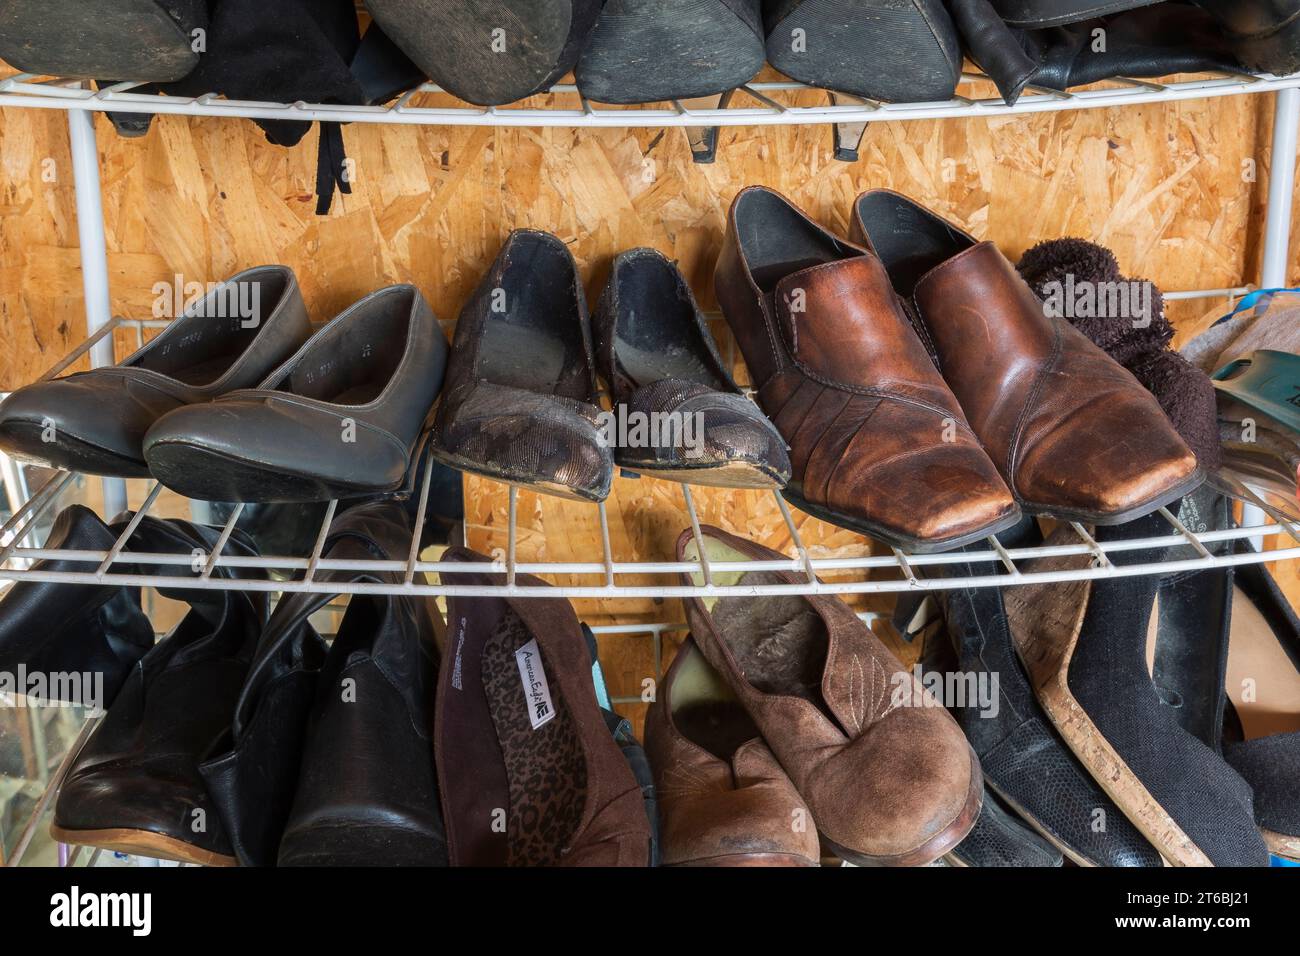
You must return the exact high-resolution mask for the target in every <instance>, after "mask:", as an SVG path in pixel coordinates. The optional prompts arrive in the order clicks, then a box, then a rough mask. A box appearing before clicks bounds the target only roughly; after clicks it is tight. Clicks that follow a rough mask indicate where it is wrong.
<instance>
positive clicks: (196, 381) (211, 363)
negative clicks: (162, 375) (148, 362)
mask: <svg viewBox="0 0 1300 956" xmlns="http://www.w3.org/2000/svg"><path fill="white" fill-rule="evenodd" d="M239 355H240V353H239V352H228V353H226V354H224V355H216V356H213V357H212V358H210V359H208V360H206V361H203V362H199V363H197V364H195V365H188V366H186V367H185V368H180V369H177V370H176V371H175V372H174V373H172V378H174V379H176V380H178V381H181V382H184V383H185V384H186V385H196V386H200V385H210V384H212V383H213V382H215V381H216V380H217V379H219V378H221V376H222V375H224V374H226V370H227V369H228V368H230V366H231V365H233V364H234V361H235V359H237V358H239Z"/></svg>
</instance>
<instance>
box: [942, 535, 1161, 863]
mask: <svg viewBox="0 0 1300 956" xmlns="http://www.w3.org/2000/svg"><path fill="white" fill-rule="evenodd" d="M999 540H1000V541H1001V542H1002V544H1003V545H1004V546H1005V547H1007V548H1018V547H1029V546H1032V545H1034V544H1036V543H1039V542H1040V541H1041V538H1040V536H1039V534H1038V529H1037V526H1036V524H1035V523H1034V521H1033V520H1032V519H1028V520H1026V521H1023V522H1021V523H1020V524H1019V525H1018V526H1016V527H1015V528H1013V529H1012V530H1011V531H1008V532H1005V533H1003V534H1002V535H1000V536H999ZM986 549H987V545H985V544H978V545H971V546H970V547H969V548H968V550H986ZM935 567H936V569H937V568H942V569H943V573H944V574H950V575H954V576H971V575H978V574H987V573H988V567H989V566H988V565H983V564H981V565H963V564H952V565H947V564H945V565H936V566H935ZM1013 590H1014V589H1010V588H1005V589H1004V588H967V589H961V590H945V591H937V592H935V598H936V599H937V601H938V604H939V607H940V610H941V611H942V613H943V619H944V624H945V625H946V629H947V632H946V634H940V635H936V636H935V637H932V638H930V639H929V640H927V642H926V646H925V656H924V657H923V659H922V662H921V664H922V667H923V668H924V669H925V670H926V671H927V672H930V673H938V674H944V675H948V674H957V675H960V676H962V677H963V678H964V679H965V680H967V681H969V680H970V679H971V676H972V675H973V677H974V679H975V682H976V686H977V687H978V686H980V684H981V682H982V686H984V687H985V688H987V689H988V691H989V692H990V697H989V699H987V700H985V701H983V702H980V701H978V700H974V701H973V700H970V699H969V698H967V699H965V700H963V701H960V702H954V703H960V706H954V707H952V708H951V709H952V713H953V716H954V717H956V718H957V722H958V723H959V724H960V725H961V727H962V730H963V731H964V732H965V733H966V736H967V738H968V739H969V740H970V742H971V746H972V748H974V750H975V753H976V754H977V755H978V756H979V759H980V766H981V767H982V768H983V770H984V783H985V786H986V788H987V789H988V790H989V791H990V792H991V793H993V794H995V795H997V796H998V797H999V798H1001V799H1002V800H1004V801H1006V803H1007V804H1008V805H1009V806H1010V807H1013V808H1014V811H1015V813H1016V814H1018V815H1019V816H1020V817H1022V818H1024V819H1025V820H1026V821H1028V822H1029V823H1030V824H1031V825H1032V826H1033V827H1034V829H1035V830H1037V831H1038V832H1039V833H1041V834H1043V835H1044V836H1045V837H1046V838H1047V839H1048V840H1049V841H1050V842H1051V843H1052V845H1053V846H1054V847H1056V848H1057V849H1059V850H1060V851H1062V852H1063V853H1064V854H1065V855H1066V856H1067V857H1068V858H1069V859H1070V860H1072V861H1073V862H1074V863H1076V864H1078V865H1080V866H1160V865H1161V864H1160V855H1159V854H1158V853H1157V852H1156V851H1155V849H1154V848H1153V847H1152V846H1151V844H1150V843H1148V842H1147V840H1146V839H1144V838H1143V836H1142V835H1141V834H1140V833H1139V832H1138V831H1137V830H1136V829H1135V828H1134V827H1133V825H1132V824H1131V823H1129V821H1128V820H1127V819H1125V817H1124V815H1123V814H1122V813H1121V812H1120V810H1119V808H1118V807H1116V806H1115V804H1114V802H1113V801H1112V800H1111V799H1110V797H1108V796H1107V795H1106V793H1105V792H1104V791H1103V790H1102V789H1101V787H1099V786H1098V785H1097V783H1096V782H1094V781H1093V779H1092V778H1091V777H1090V776H1089V775H1088V773H1087V772H1086V771H1085V770H1084V768H1083V767H1082V766H1081V765H1080V763H1079V761H1078V760H1077V759H1076V758H1075V756H1074V754H1072V753H1071V752H1070V750H1069V748H1068V747H1066V745H1065V743H1064V742H1063V741H1062V740H1061V738H1060V737H1059V736H1058V735H1057V733H1056V732H1055V730H1054V729H1053V727H1052V725H1051V722H1050V721H1049V720H1048V719H1047V715H1045V714H1044V713H1043V711H1042V709H1041V708H1040V707H1039V706H1038V703H1037V701H1036V700H1035V699H1034V692H1033V689H1032V687H1031V686H1030V683H1029V680H1028V678H1027V677H1026V675H1025V672H1024V669H1023V668H1022V667H1021V664H1020V661H1019V660H1018V659H1017V656H1016V649H1015V646H1014V644H1013V642H1012V635H1011V630H1010V627H1009V622H1008V619H1007V613H1006V607H1005V604H1004V595H1006V594H1009V593H1012V591H1013ZM954 645H955V648H954ZM995 681H996V683H995ZM994 691H995V692H996V696H991V694H992V692H994Z"/></svg>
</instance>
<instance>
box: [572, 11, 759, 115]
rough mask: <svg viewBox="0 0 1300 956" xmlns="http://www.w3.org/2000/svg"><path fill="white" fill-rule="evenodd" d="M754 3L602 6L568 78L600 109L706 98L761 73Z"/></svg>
mask: <svg viewBox="0 0 1300 956" xmlns="http://www.w3.org/2000/svg"><path fill="white" fill-rule="evenodd" d="M759 8H760V4H759V0H609V2H608V3H606V4H605V8H604V11H603V12H602V13H601V15H600V20H599V21H598V22H597V24H596V31H595V33H593V34H592V36H591V42H590V43H589V44H588V45H587V49H586V51H585V52H584V53H583V54H582V59H581V60H579V61H578V66H577V69H576V70H575V72H574V75H575V76H576V78H577V81H578V89H579V91H580V92H581V93H582V95H583V96H585V97H587V99H589V100H596V101H597V102H601V103H653V102H657V101H660V100H671V99H685V98H689V97H694V96H708V95H710V94H716V93H722V92H725V91H726V90H731V89H734V88H736V87H737V86H740V85H741V84H742V83H746V82H748V81H749V80H752V79H753V78H754V76H755V75H757V73H758V72H759V71H760V70H761V69H762V68H763V61H764V57H765V55H766V54H765V52H764V49H763V28H762V22H761V16H760V9H759Z"/></svg>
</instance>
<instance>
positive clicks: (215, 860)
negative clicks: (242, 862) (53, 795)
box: [50, 824, 239, 866]
mask: <svg viewBox="0 0 1300 956" xmlns="http://www.w3.org/2000/svg"><path fill="white" fill-rule="evenodd" d="M50 836H51V837H53V838H54V839H55V840H57V841H58V842H59V843H67V844H70V845H72V846H88V847H94V848H95V849H99V850H111V851H113V852H114V853H126V854H128V855H130V856H147V857H149V858H150V859H154V860H171V861H172V862H175V863H192V864H194V865H196V866H238V865H239V861H238V860H236V859H235V858H234V857H233V856H227V855H226V854H224V853H214V852H212V851H211V850H204V849H202V848H201V847H197V846H193V845H192V844H189V843H186V842H184V841H183V840H177V839H176V838H175V837H169V836H164V835H163V834H161V833H154V832H152V831H150V830H132V829H126V828H121V829H107V830H69V829H65V828H63V827H61V826H57V825H55V824H50Z"/></svg>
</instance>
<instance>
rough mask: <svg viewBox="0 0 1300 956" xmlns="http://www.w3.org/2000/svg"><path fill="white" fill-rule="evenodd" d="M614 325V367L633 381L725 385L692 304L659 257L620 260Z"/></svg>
mask: <svg viewBox="0 0 1300 956" xmlns="http://www.w3.org/2000/svg"><path fill="white" fill-rule="evenodd" d="M617 278H618V280H619V294H618V328H617V335H616V337H615V339H616V341H615V346H614V351H615V355H617V357H618V365H619V369H620V370H621V371H622V373H623V374H624V375H626V376H627V377H628V378H629V379H631V380H632V382H633V383H635V384H636V386H638V387H639V386H642V385H650V384H652V383H654V382H658V381H662V380H663V379H666V378H673V379H678V380H680V381H684V382H698V383H699V384H701V385H707V386H709V387H710V388H714V389H718V390H720V391H730V390H731V389H730V387H729V386H728V385H727V383H725V382H723V381H722V380H721V379H719V378H718V376H717V375H716V374H715V373H714V372H713V369H712V367H711V363H710V362H709V361H707V360H706V358H705V356H707V355H708V346H707V345H706V344H705V342H704V339H703V336H702V335H701V333H700V329H699V326H697V325H696V322H695V308H694V306H693V305H692V304H691V301H690V299H688V298H687V297H686V296H685V295H684V294H683V293H682V291H681V290H680V289H679V288H678V286H677V280H676V276H675V274H674V272H673V269H672V267H671V266H669V265H668V264H667V263H666V262H664V261H663V260H661V259H657V258H656V259H649V258H647V259H640V260H634V261H632V262H629V263H627V264H626V265H624V266H623V267H622V269H621V271H620V275H619V276H618V277H617Z"/></svg>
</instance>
